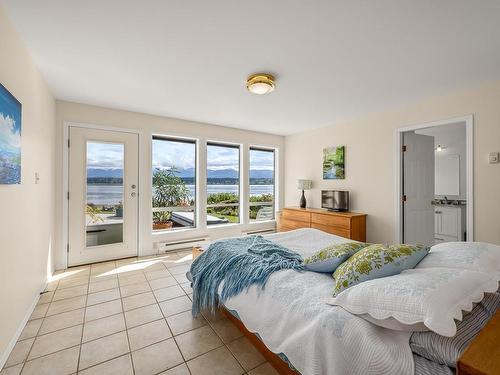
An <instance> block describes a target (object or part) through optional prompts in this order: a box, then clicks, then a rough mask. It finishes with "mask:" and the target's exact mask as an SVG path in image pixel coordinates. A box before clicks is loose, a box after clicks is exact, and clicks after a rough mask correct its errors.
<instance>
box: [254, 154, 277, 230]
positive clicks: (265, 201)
mask: <svg viewBox="0 0 500 375" xmlns="http://www.w3.org/2000/svg"><path fill="white" fill-rule="evenodd" d="M249 176H250V181H249V182H250V202H249V206H250V210H249V211H250V212H249V214H250V221H264V220H272V219H274V188H275V187H274V151H273V150H261V149H255V148H250V172H249Z"/></svg>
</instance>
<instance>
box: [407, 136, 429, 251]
mask: <svg viewBox="0 0 500 375" xmlns="http://www.w3.org/2000/svg"><path fill="white" fill-rule="evenodd" d="M403 142H404V145H405V146H406V147H405V149H406V151H404V152H403V169H404V170H403V178H404V181H403V194H404V196H405V199H406V200H405V201H404V204H403V213H404V214H403V220H404V221H403V241H404V242H406V243H420V244H424V245H429V246H430V245H432V244H433V243H434V207H433V206H432V204H431V202H432V200H433V199H434V137H430V136H427V135H420V134H415V133H414V132H406V133H404V135H403Z"/></svg>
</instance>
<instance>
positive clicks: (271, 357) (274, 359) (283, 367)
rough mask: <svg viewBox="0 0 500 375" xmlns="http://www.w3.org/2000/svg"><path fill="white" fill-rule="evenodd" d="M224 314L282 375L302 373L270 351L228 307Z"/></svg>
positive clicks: (223, 310)
mask: <svg viewBox="0 0 500 375" xmlns="http://www.w3.org/2000/svg"><path fill="white" fill-rule="evenodd" d="M222 312H223V314H224V315H226V316H227V318H228V319H229V320H230V321H231V322H232V323H233V324H234V325H235V326H236V327H237V328H238V329H239V330H240V331H241V332H242V333H243V334H244V335H245V336H246V337H247V339H248V340H249V341H250V342H251V343H252V345H253V346H255V348H256V349H257V350H258V351H259V352H261V354H262V355H263V356H264V358H265V359H266V360H267V361H268V362H269V363H270V364H271V365H272V366H273V367H274V368H275V369H276V371H278V372H279V373H280V374H282V375H300V373H298V372H297V371H295V370H292V369H291V368H290V366H288V364H287V363H286V362H285V361H283V360H282V359H281V358H280V357H279V356H278V355H277V354H275V353H273V352H272V351H270V350H269V349H268V348H267V346H266V345H265V344H264V343H263V342H262V341H261V340H260V339H259V338H258V337H257V336H256V335H255V334H253V333H252V332H250V331H249V330H248V329H246V327H245V325H244V324H243V323H242V322H241V320H239V319H238V318H236V317H235V316H234V315H233V314H231V313H230V312H229V311H227V310H226V309H222Z"/></svg>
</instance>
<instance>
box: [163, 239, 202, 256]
mask: <svg viewBox="0 0 500 375" xmlns="http://www.w3.org/2000/svg"><path fill="white" fill-rule="evenodd" d="M208 241H210V237H200V238H192V239H189V240H179V241H170V242H158V252H162V253H164V252H168V251H174V250H180V249H190V248H192V247H193V246H201V245H203V244H204V243H205V242H208Z"/></svg>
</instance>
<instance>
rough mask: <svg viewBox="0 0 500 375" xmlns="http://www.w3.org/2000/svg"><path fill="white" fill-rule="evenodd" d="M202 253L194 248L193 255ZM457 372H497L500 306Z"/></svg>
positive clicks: (271, 357)
mask: <svg viewBox="0 0 500 375" xmlns="http://www.w3.org/2000/svg"><path fill="white" fill-rule="evenodd" d="M202 252H203V250H202V249H200V248H195V247H194V248H193V258H196V257H197V256H199V255H200V254H201V253H202ZM222 313H223V314H224V315H225V316H227V318H228V319H229V320H230V321H231V322H232V323H233V324H234V325H235V326H236V327H237V328H238V329H239V330H240V331H241V332H242V333H243V334H244V335H245V336H246V337H247V338H248V340H249V341H250V342H251V343H252V345H253V346H255V348H256V349H257V350H258V351H259V352H260V353H262V355H263V356H264V358H266V360H267V361H268V362H269V363H270V364H271V365H272V366H273V367H274V368H275V369H276V371H278V372H279V373H280V374H282V375H300V373H299V372H297V371H295V370H293V369H291V368H290V366H288V364H287V363H286V362H285V361H283V360H282V359H281V358H280V357H279V356H278V355H277V354H276V353H273V352H272V351H270V350H269V349H268V348H267V347H266V345H265V344H264V343H263V342H262V341H261V340H260V339H259V338H258V337H257V336H256V335H255V334H253V333H252V332H250V331H249V330H247V329H246V327H245V325H244V324H243V323H242V322H241V321H240V320H239V319H238V318H236V317H235V316H234V315H233V314H231V313H230V312H229V311H227V310H226V309H222ZM457 375H500V309H499V310H497V312H496V313H495V315H494V316H493V318H491V319H490V321H489V322H488V324H486V326H485V327H484V328H483V330H482V331H481V332H480V333H479V335H477V337H476V338H474V340H473V341H472V342H471V343H470V345H469V346H468V347H467V349H466V350H465V351H464V353H462V355H461V357H460V358H459V359H458V362H457Z"/></svg>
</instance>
